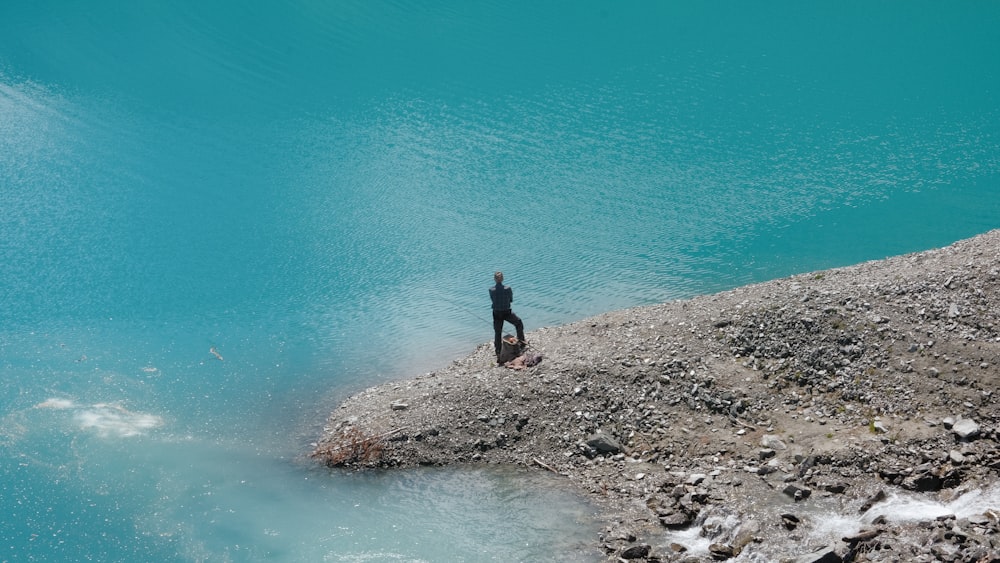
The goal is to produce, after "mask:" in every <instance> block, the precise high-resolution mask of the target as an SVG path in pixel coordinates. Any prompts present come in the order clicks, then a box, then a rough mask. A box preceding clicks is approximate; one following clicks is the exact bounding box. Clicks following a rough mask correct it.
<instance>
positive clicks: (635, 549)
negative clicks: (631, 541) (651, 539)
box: [621, 544, 651, 559]
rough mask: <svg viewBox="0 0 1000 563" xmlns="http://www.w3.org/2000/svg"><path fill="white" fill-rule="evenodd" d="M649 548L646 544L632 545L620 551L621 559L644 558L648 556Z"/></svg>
mask: <svg viewBox="0 0 1000 563" xmlns="http://www.w3.org/2000/svg"><path fill="white" fill-rule="evenodd" d="M650 549H651V548H650V547H649V546H648V545H645V544H641V545H633V546H632V547H630V548H628V549H626V550H625V551H622V553H621V558H622V559H645V558H646V557H647V556H649V550H650Z"/></svg>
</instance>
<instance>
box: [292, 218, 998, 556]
mask: <svg viewBox="0 0 1000 563" xmlns="http://www.w3.org/2000/svg"><path fill="white" fill-rule="evenodd" d="M998 296H1000V230H996V231H991V232H989V233H986V234H983V235H980V236H978V237H975V238H972V239H968V240H963V241H959V242H957V243H955V244H953V245H951V246H948V247H945V248H941V249H936V250H930V251H926V252H919V253H915V254H909V255H905V256H899V257H893V258H889V259H886V260H880V261H874V262H867V263H864V264H860V265H857V266H851V267H846V268H837V269H832V270H826V271H820V272H813V273H809V274H801V275H796V276H792V277H789V278H784V279H779V280H774V281H770V282H766V283H761V284H756V285H751V286H746V287H741V288H738V289H734V290H731V291H726V292H722V293H718V294H714V295H705V296H700V297H696V298H693V299H688V300H681V301H673V302H669V303H664V304H661V305H655V306H648V307H638V308H633V309H627V310H622V311H614V312H610V313H606V314H603V315H599V316H596V317H592V318H589V319H585V320H582V321H579V322H575V323H572V324H568V325H565V326H559V327H551V328H543V329H540V330H537V331H534V332H529V333H528V341H529V342H530V345H529V347H528V349H527V350H526V354H527V355H529V356H532V355H541V357H542V361H541V362H540V363H539V364H538V365H535V366H533V367H528V368H524V369H512V368H510V367H502V366H496V365H495V364H496V362H495V357H494V355H493V351H492V344H491V343H486V344H483V345H482V346H480V347H479V348H478V349H477V350H476V351H475V352H474V353H473V354H472V355H470V356H469V357H467V358H464V359H461V360H458V361H456V362H454V363H453V364H452V365H450V366H448V367H446V368H444V369H441V370H439V371H437V372H434V373H430V374H426V375H423V376H420V377H416V378H413V379H409V380H403V381H395V382H390V383H387V384H384V385H380V386H378V387H374V388H371V389H368V390H365V391H363V392H361V393H358V394H357V395H355V396H353V397H351V398H349V399H348V400H347V401H345V402H344V403H343V404H342V405H341V406H340V407H339V408H338V409H337V410H336V411H334V412H333V413H332V414H331V416H330V419H329V421H328V424H327V426H326V428H325V431H324V434H323V436H322V437H321V438H320V439H319V441H318V442H317V443H316V444H315V450H314V451H313V453H312V455H313V457H315V458H317V459H318V460H320V461H321V462H323V463H326V464H327V465H330V466H348V467H355V468H358V469H362V468H368V467H378V468H406V467H413V466H419V465H452V464H468V463H475V464H516V465H521V466H527V467H532V468H536V469H537V470H538V471H552V472H555V473H558V474H560V475H563V476H564V477H565V478H566V479H568V480H569V481H570V482H571V483H572V484H573V485H574V486H575V487H576V488H577V489H578V490H579V491H580V492H581V494H584V495H587V496H589V497H590V498H592V499H593V500H594V501H595V502H596V503H597V504H598V506H600V507H601V511H602V512H601V517H602V518H603V521H605V522H606V524H607V525H606V527H605V529H604V530H603V532H602V534H601V535H600V537H595V539H594V541H595V544H596V545H598V546H599V547H600V548H601V549H603V551H604V553H606V554H607V557H608V559H609V560H620V559H625V560H635V561H710V560H716V561H718V560H733V561H755V562H756V561H796V562H799V561H801V562H811V561H824V562H825V561H1000V522H998V519H1000V506H995V505H994V506H987V507H985V508H983V509H982V510H978V509H977V510H978V511H977V512H975V513H973V514H956V515H948V514H946V515H941V516H938V517H933V518H927V519H923V520H920V519H917V520H908V519H904V518H900V517H899V515H896V514H891V513H883V512H881V511H880V507H884V506H888V500H886V499H890V500H891V499H893V498H896V497H897V496H898V495H901V494H906V495H914V496H916V497H918V498H922V497H926V498H927V499H928V500H932V501H937V502H947V501H952V500H954V499H956V498H962V497H963V496H966V497H967V496H968V495H975V494H981V493H982V492H984V491H985V492H991V491H998V490H1000V489H998V483H1000V479H998V473H1000V445H998V441H1000V410H998V406H997V405H998V403H997V400H996V399H997V395H996V394H997V390H996V387H997V385H996V382H997V376H998V374H1000V302H998ZM993 498H998V497H993ZM848 516H849V517H850V518H852V519H854V520H856V521H857V522H858V525H857V527H856V528H855V529H853V530H851V531H849V532H848V533H847V534H846V535H843V536H842V537H837V538H835V539H831V540H824V539H822V536H821V535H818V530H820V529H821V528H822V527H823V526H824V525H826V524H828V523H829V522H830V521H832V520H835V519H838V518H846V517H848Z"/></svg>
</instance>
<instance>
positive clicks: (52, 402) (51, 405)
mask: <svg viewBox="0 0 1000 563" xmlns="http://www.w3.org/2000/svg"><path fill="white" fill-rule="evenodd" d="M75 406H76V403H74V402H73V401H71V400H69V399H60V398H57V397H52V398H49V399H45V400H44V401H42V402H41V403H38V404H37V405H35V408H36V409H56V410H66V409H71V408H73V407H75Z"/></svg>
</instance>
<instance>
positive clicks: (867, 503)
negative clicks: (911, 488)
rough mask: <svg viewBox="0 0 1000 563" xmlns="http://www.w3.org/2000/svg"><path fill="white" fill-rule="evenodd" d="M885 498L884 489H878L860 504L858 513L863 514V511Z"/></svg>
mask: <svg viewBox="0 0 1000 563" xmlns="http://www.w3.org/2000/svg"><path fill="white" fill-rule="evenodd" d="M885 498H886V494H885V490H884V489H879V491H878V492H877V493H875V494H874V495H872V496H871V497H869V498H868V500H866V501H865V502H864V504H862V505H861V508H860V509H859V510H858V514H864V513H865V512H868V511H869V510H871V509H872V507H873V506H875V505H876V504H878V503H880V502H882V501H883V500H885Z"/></svg>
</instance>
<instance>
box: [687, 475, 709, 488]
mask: <svg viewBox="0 0 1000 563" xmlns="http://www.w3.org/2000/svg"><path fill="white" fill-rule="evenodd" d="M706 477H708V476H707V475H705V474H704V473H692V474H691V475H689V476H688V478H687V480H685V481H684V483H686V484H688V485H700V484H701V482H702V481H704V480H705V478H706Z"/></svg>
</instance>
